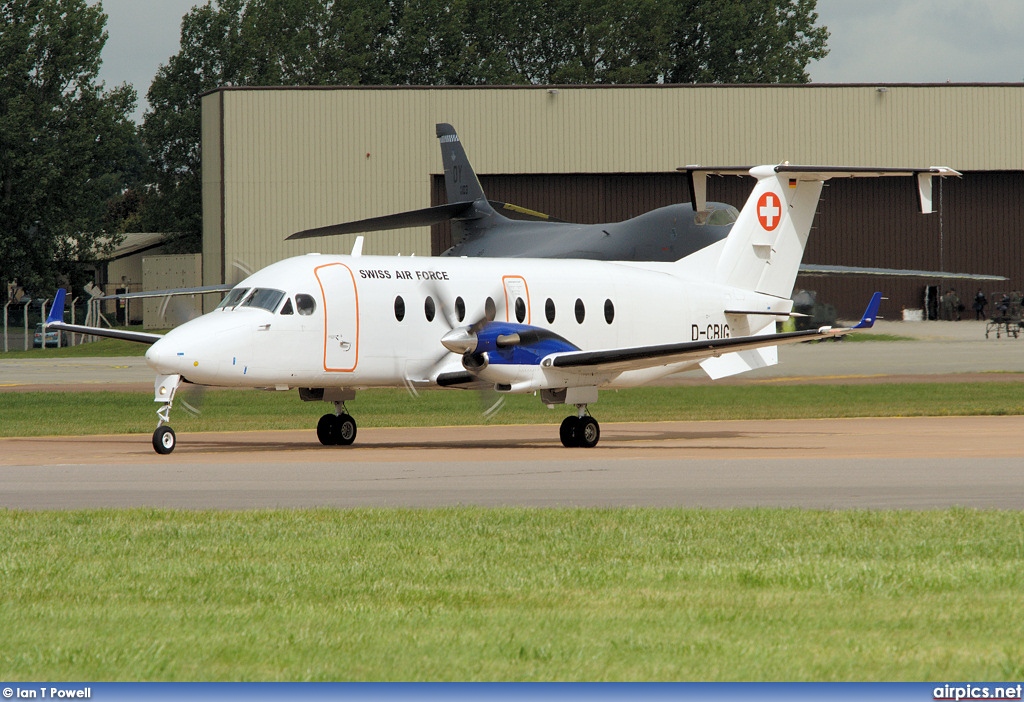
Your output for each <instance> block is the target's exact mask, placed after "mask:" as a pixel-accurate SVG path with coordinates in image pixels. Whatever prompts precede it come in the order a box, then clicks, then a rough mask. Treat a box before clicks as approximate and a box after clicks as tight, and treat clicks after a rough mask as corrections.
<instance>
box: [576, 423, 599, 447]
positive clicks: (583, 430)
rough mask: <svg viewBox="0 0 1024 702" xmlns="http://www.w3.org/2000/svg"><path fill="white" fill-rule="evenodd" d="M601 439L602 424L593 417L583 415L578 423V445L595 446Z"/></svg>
mask: <svg viewBox="0 0 1024 702" xmlns="http://www.w3.org/2000/svg"><path fill="white" fill-rule="evenodd" d="M600 439H601V425H599V424H598V423H597V420H596V419H594V418H593V417H582V418H581V419H580V420H579V424H577V425H576V445H577V446H579V447H581V448H594V447H595V446H597V442H598V441H599V440H600Z"/></svg>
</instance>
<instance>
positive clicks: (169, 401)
mask: <svg viewBox="0 0 1024 702" xmlns="http://www.w3.org/2000/svg"><path fill="white" fill-rule="evenodd" d="M180 384H181V376H180V375H164V376H157V379H156V382H155V383H153V401H154V402H161V403H163V404H162V405H161V406H160V408H158V409H157V411H156V416H157V418H158V421H157V424H156V431H154V432H153V450H154V451H156V452H157V453H159V454H163V455H166V454H168V453H170V452H171V451H173V450H174V447H175V446H176V445H177V443H178V440H177V437H176V436H175V435H174V430H173V429H171V428H170V427H169V426H167V425H168V424H169V423H170V421H171V405H173V404H174V393H176V392H177V391H178V386H179V385H180Z"/></svg>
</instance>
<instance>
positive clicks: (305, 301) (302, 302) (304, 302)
mask: <svg viewBox="0 0 1024 702" xmlns="http://www.w3.org/2000/svg"><path fill="white" fill-rule="evenodd" d="M295 307H296V308H298V310H299V314H301V315H304V316H306V317H308V316H309V315H311V314H313V313H314V312H316V300H314V299H313V296H312V295H306V294H305V293H299V294H298V295H296V296H295Z"/></svg>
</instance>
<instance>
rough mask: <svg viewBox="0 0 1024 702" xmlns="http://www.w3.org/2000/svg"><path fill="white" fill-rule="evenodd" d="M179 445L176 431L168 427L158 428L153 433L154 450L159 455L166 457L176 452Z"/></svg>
mask: <svg viewBox="0 0 1024 702" xmlns="http://www.w3.org/2000/svg"><path fill="white" fill-rule="evenodd" d="M177 443H178V439H177V437H176V436H175V435H174V430H173V429H171V428H170V427H168V426H162V427H157V428H156V431H154V432H153V449H154V450H155V451H156V452H157V453H159V454H162V455H165V456H166V455H167V454H169V453H170V452H171V451H173V450H174V447H175V445H177Z"/></svg>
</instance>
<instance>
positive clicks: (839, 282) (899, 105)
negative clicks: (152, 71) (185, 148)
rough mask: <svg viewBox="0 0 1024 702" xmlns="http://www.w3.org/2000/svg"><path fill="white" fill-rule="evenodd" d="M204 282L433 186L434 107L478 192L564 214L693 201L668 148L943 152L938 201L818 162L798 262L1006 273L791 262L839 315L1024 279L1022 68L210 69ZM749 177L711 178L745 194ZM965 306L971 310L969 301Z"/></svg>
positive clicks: (437, 179)
mask: <svg viewBox="0 0 1024 702" xmlns="http://www.w3.org/2000/svg"><path fill="white" fill-rule="evenodd" d="M202 111H203V122H202V146H203V282H204V283H206V284H213V283H220V282H225V281H226V282H235V281H237V280H239V279H241V277H243V276H244V271H245V270H255V269H257V268H259V267H262V266H265V265H268V264H269V263H272V262H273V261H276V260H278V259H281V258H284V257H287V256H293V255H297V254H302V253H307V252H311V251H320V252H323V253H347V252H348V251H349V250H350V249H351V247H352V244H353V242H354V239H355V236H354V235H348V236H342V237H335V238H333V239H308V240H301V241H294V242H286V241H284V239H285V237H286V236H288V235H289V234H291V233H293V232H295V231H299V230H302V229H308V228H311V227H319V226H323V225H327V224H333V223H338V222H345V221H349V220H355V219H362V218H366V217H374V216H379V215H384V214H390V213H393V212H401V211H406V210H413V209H418V208H422V207H427V206H429V205H433V204H440V203H442V202H444V198H445V196H444V189H443V181H442V173H443V167H442V164H441V160H440V152H439V148H438V143H437V139H436V138H435V134H434V125H435V124H436V123H438V122H449V123H451V124H452V125H453V126H454V127H455V128H456V129H457V130H458V132H459V135H460V138H461V140H462V142H463V144H464V146H465V147H466V150H467V152H468V154H469V157H470V160H471V161H472V163H473V166H474V168H475V169H476V171H477V173H478V175H479V176H480V180H481V183H482V185H483V187H484V190H485V191H486V192H487V194H488V196H489V197H490V198H491V199H494V200H501V201H506V202H512V203H515V204H518V205H521V206H524V207H528V208H531V209H535V210H539V211H542V212H546V213H548V214H550V215H552V216H554V217H558V218H560V219H563V220H566V221H578V222H607V221H617V220H621V219H625V218H628V217H632V216H634V215H637V214H640V213H642V212H644V211H646V210H649V209H653V208H655V207H660V206H662V205H666V204H670V203H673V202H684V201H687V200H689V196H688V191H687V186H686V181H685V178H684V177H683V176H682V175H681V174H679V173H677V172H676V168H677V167H679V166H683V165H691V164H700V165H704V166H739V165H744V166H746V165H756V164H762V163H780V162H782V161H789V162H790V163H794V164H814V165H844V166H876V167H923V166H935V165H942V166H950V167H952V168H955V169H956V170H958V171H961V172H962V173H963V177H962V178H959V179H944V180H940V181H939V182H937V185H936V189H935V193H934V201H935V208H936V210H937V211H936V212H935V213H934V214H930V215H920V214H918V213H917V211H916V194H915V193H916V191H915V189H914V184H913V182H912V179H909V178H908V179H904V178H884V179H867V180H861V179H858V180H843V181H837V180H833V181H831V182H830V184H829V185H828V186H827V188H826V189H825V191H824V193H823V197H822V201H821V204H820V206H819V213H818V216H817V218H816V220H815V224H816V229H815V231H813V232H812V235H811V239H810V242H809V244H808V249H807V251H806V253H805V255H804V262H805V263H817V264H833V265H848V266H865V267H885V268H895V269H912V270H928V271H953V272H961V273H964V272H967V273H985V274H994V275H1003V276H1006V277H1008V278H1009V280H1008V281H1007V282H1005V283H984V284H981V285H980V286H979V284H978V283H976V282H974V281H970V280H956V281H936V280H928V279H923V278H909V279H908V278H892V277H885V278H881V279H879V278H871V277H864V276H844V277H807V276H801V277H800V278H798V280H797V285H796V287H797V289H801V288H806V289H811V290H816V291H817V292H818V299H819V300H823V301H827V302H830V303H831V304H834V305H835V306H836V307H837V308H838V310H839V313H840V315H841V316H842V317H844V318H850V317H856V316H857V315H859V314H860V311H861V310H862V309H863V305H864V302H865V301H866V300H867V299H868V297H869V296H870V294H871V292H872V291H874V290H876V289H880V290H883V291H884V292H885V294H886V295H887V297H888V298H889V299H888V300H887V301H886V302H885V303H883V308H882V316H883V317H886V318H889V319H898V318H900V316H901V314H902V310H903V309H904V308H916V309H919V308H922V307H923V305H924V291H925V289H926V288H927V287H928V286H934V287H932V290H931V293H932V295H933V296H934V293H935V292H936V289H937V288H939V287H941V288H942V289H945V288H949V287H953V288H956V289H957V291H958V292H959V295H960V297H961V298H963V299H965V302H966V304H967V305H968V307H969V304H970V299H971V298H972V297H973V294H974V291H975V290H976V289H977V287H983V288H984V290H985V292H986V293H987V294H988V295H989V299H990V300H992V294H993V293H997V292H1002V291H1006V290H1012V289H1020V288H1022V287H1024V238H1022V229H1024V84H983V85H963V84H941V85H908V84H885V85H878V84H870V85H868V84H865V85H757V86H717V85H716V86H689V85H686V86H683V85H644V86H541V87H537V86H529V87H440V88H438V87H400V88H388V87H365V88H363V87H340V88H230V87H229V88H222V89H218V90H216V91H213V92H211V93H208V94H206V95H205V96H203V102H202ZM751 184H752V181H750V179H748V178H737V177H730V178H713V179H712V180H711V182H710V183H709V185H708V197H709V199H712V200H718V201H723V202H728V203H730V204H733V205H735V206H737V207H741V206H742V205H743V202H744V201H745V199H746V196H747V194H748V192H749V189H750V187H751ZM448 236H449V234H448V231H447V228H446V227H444V228H442V227H434V228H433V231H431V228H427V227H422V228H416V229H407V230H398V231H393V232H379V233H372V234H368V235H367V236H366V244H365V247H364V253H367V254H402V255H413V254H415V255H418V256H426V255H430V254H437V253H439V252H440V251H443V250H444V249H445V248H447V246H448V243H449V242H448V239H447V237H448ZM967 313H968V314H969V313H970V310H969V309H968V310H967Z"/></svg>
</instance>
